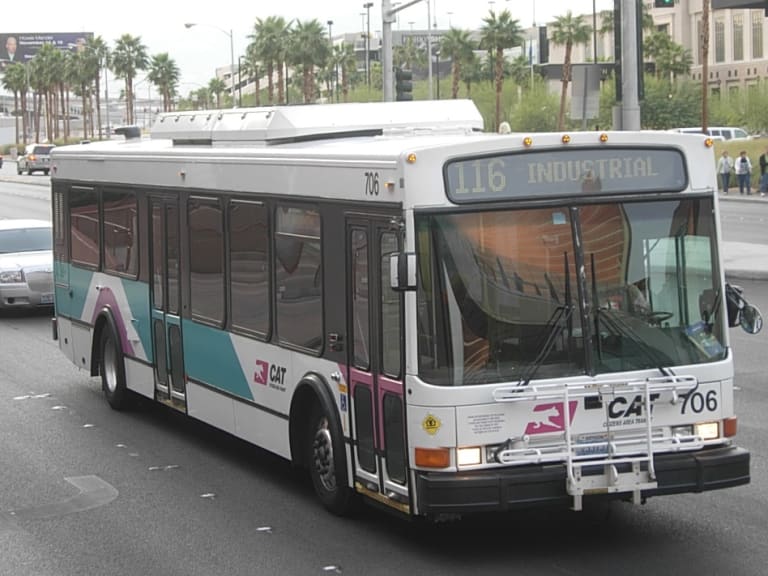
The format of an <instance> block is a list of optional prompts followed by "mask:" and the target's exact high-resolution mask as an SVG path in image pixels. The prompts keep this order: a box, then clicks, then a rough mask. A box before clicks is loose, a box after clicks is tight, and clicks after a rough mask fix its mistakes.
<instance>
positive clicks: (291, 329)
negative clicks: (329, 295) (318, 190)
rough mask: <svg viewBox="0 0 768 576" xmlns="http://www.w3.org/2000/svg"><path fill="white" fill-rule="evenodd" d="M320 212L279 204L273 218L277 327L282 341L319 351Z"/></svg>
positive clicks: (321, 315) (321, 333)
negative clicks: (274, 219) (274, 218)
mask: <svg viewBox="0 0 768 576" xmlns="http://www.w3.org/2000/svg"><path fill="white" fill-rule="evenodd" d="M320 254H321V246H320V214H319V213H318V211H317V210H313V209H310V208H290V207H280V208H278V209H277V213H276V221H275V266H276V270H275V281H276V290H277V330H278V338H279V340H280V342H281V343H288V344H295V345H297V346H301V347H303V348H309V349H311V350H317V351H319V350H320V348H321V346H322V342H323V301H322V292H323V278H322V271H321V268H320V264H321V257H320Z"/></svg>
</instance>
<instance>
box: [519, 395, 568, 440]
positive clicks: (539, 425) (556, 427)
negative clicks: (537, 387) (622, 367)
mask: <svg viewBox="0 0 768 576" xmlns="http://www.w3.org/2000/svg"><path fill="white" fill-rule="evenodd" d="M577 405H578V402H577V401H576V400H571V401H570V402H568V423H569V424H570V423H572V422H573V416H574V414H576V406H577ZM563 408H564V406H563V403H562V402H550V403H547V404H539V405H538V406H536V407H534V409H533V413H534V414H533V417H534V419H533V420H531V421H529V422H528V425H527V426H526V427H525V433H526V434H546V433H548V432H562V431H564V430H565V414H564V410H563Z"/></svg>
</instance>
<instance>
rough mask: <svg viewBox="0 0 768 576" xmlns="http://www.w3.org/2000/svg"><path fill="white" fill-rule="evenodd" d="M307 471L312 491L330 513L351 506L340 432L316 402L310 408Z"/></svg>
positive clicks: (344, 510) (337, 512) (342, 510)
mask: <svg viewBox="0 0 768 576" xmlns="http://www.w3.org/2000/svg"><path fill="white" fill-rule="evenodd" d="M308 436H309V446H308V448H309V450H308V451H307V452H308V454H309V474H310V476H311V477H312V484H313V485H314V487H315V493H316V494H317V496H318V498H319V499H320V501H321V502H322V504H323V506H325V508H326V509H328V510H329V511H330V512H332V513H333V514H337V515H343V514H345V513H347V512H349V510H350V506H351V500H352V494H351V491H350V489H349V486H347V482H346V477H347V474H346V466H345V463H344V445H343V442H342V438H341V432H340V430H339V429H338V427H336V426H334V425H333V421H332V420H331V417H330V416H329V415H328V414H327V413H326V411H325V410H324V409H323V408H322V407H320V406H319V405H317V406H315V408H314V409H313V410H312V417H311V419H310V428H309V435H308Z"/></svg>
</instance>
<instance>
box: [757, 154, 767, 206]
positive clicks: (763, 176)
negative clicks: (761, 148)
mask: <svg viewBox="0 0 768 576" xmlns="http://www.w3.org/2000/svg"><path fill="white" fill-rule="evenodd" d="M758 163H759V164H760V196H765V193H766V192H768V149H766V151H765V152H763V153H762V154H760V158H759V160H758Z"/></svg>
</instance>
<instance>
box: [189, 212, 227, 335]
mask: <svg viewBox="0 0 768 576" xmlns="http://www.w3.org/2000/svg"><path fill="white" fill-rule="evenodd" d="M189 269H190V281H191V300H192V317H193V318H197V319H200V320H203V321H206V322H212V323H216V324H221V322H223V320H224V230H223V222H222V210H221V207H220V206H219V202H218V200H215V199H211V198H192V199H191V200H190V201H189Z"/></svg>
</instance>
